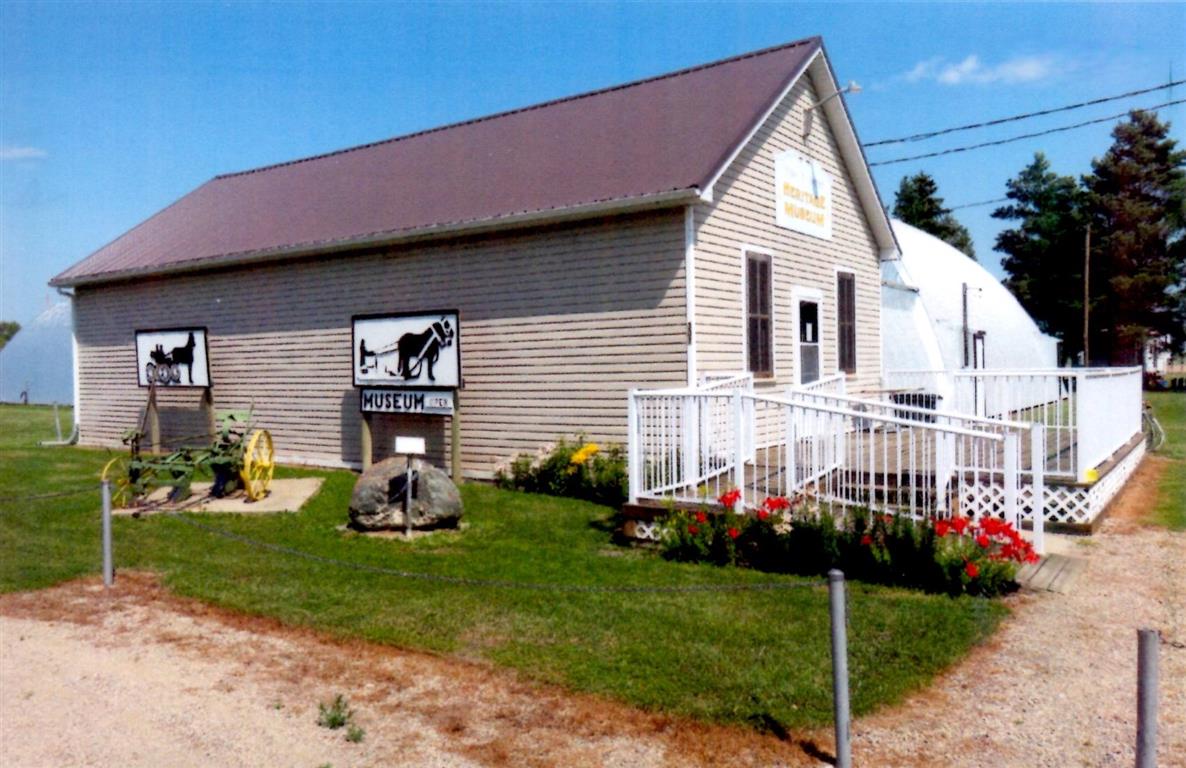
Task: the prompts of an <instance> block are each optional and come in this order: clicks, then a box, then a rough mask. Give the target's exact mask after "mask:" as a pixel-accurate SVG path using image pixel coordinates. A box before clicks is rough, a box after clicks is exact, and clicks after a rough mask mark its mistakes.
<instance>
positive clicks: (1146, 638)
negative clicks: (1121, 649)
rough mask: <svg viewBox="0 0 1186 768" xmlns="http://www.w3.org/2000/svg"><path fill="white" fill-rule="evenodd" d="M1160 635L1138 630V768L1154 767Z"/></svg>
mask: <svg viewBox="0 0 1186 768" xmlns="http://www.w3.org/2000/svg"><path fill="white" fill-rule="evenodd" d="M1160 644H1161V634H1160V633H1159V632H1158V631H1157V630H1156V629H1138V630H1137V768H1157V652H1158V650H1159V646H1160Z"/></svg>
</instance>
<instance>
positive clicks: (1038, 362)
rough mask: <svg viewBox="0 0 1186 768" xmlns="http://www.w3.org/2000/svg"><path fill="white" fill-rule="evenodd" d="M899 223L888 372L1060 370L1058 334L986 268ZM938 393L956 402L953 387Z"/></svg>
mask: <svg viewBox="0 0 1186 768" xmlns="http://www.w3.org/2000/svg"><path fill="white" fill-rule="evenodd" d="M892 226H893V229H894V234H895V235H896V237H897V240H898V243H900V245H901V250H902V254H901V258H899V259H894V260H887V261H884V262H882V265H881V271H882V278H883V281H882V291H881V331H882V339H883V344H882V361H883V366H884V368H885V370H886V371H890V372H927V371H959V370H963V369H986V370H1002V371H1003V370H1051V369H1054V368H1057V367H1058V339H1056V338H1054V337H1053V336H1048V335H1046V334H1045V333H1043V332H1042V331H1041V330H1040V329H1039V328H1038V326H1037V324H1036V323H1035V322H1034V321H1033V319H1032V318H1031V317H1030V316H1029V314H1027V313H1026V311H1025V309H1023V308H1022V306H1021V304H1020V303H1018V301H1017V299H1016V298H1015V297H1014V296H1013V294H1012V293H1010V292H1009V290H1008V289H1007V288H1005V286H1004V285H1002V284H1001V282H1000V281H999V280H997V279H996V278H995V277H993V275H992V274H991V273H990V272H989V271H988V270H987V269H985V268H984V267H983V266H981V265H980V264H979V263H977V262H976V261H974V260H973V259H969V258H968V257H967V256H966V255H964V254H963V253H962V252H960V251H959V250H957V249H956V248H954V247H952V246H951V245H949V244H947V243H946V242H944V241H943V240H940V239H939V238H937V237H935V236H934V235H932V234H929V233H927V232H923V231H922V230H921V229H918V228H916V227H912V226H910V225H909V224H906V223H905V222H902V221H898V220H897V219H894V220H893V221H892ZM939 389H943V387H942V385H939ZM939 394H940V396H942V397H944V398H946V399H947V400H948V401H950V398H951V393H950V392H940V393H939Z"/></svg>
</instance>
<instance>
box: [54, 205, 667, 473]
mask: <svg viewBox="0 0 1186 768" xmlns="http://www.w3.org/2000/svg"><path fill="white" fill-rule="evenodd" d="M683 259H684V227H683V213H682V211H678V210H677V211H666V212H654V213H649V214H639V215H634V216H629V217H619V218H613V219H602V220H598V221H594V222H586V223H581V224H569V225H564V226H556V227H551V228H546V229H537V230H531V231H522V232H519V233H514V234H507V235H502V236H493V235H492V236H486V237H475V238H470V239H465V240H457V241H450V242H447V243H435V244H424V245H420V246H415V247H404V248H400V249H397V250H393V251H387V252H384V253H375V254H367V255H357V256H335V257H332V258H329V257H327V258H323V259H314V260H306V261H300V262H295V263H290V264H281V265H271V266H266V267H260V268H255V269H236V270H227V271H220V272H211V273H202V274H193V275H185V276H177V277H170V278H161V279H154V280H144V281H141V282H137V283H128V284H119V285H111V286H105V287H96V288H84V289H79V290H78V291H77V298H76V311H77V318H78V336H79V338H78V340H79V357H80V364H79V374H80V377H81V398H82V408H81V410H82V414H83V420H82V442H83V443H84V444H87V445H117V444H118V443H119V437H120V434H121V433H122V432H123V431H124V430H125V429H127V428H129V427H131V426H133V425H135V424H136V422H137V420H138V419H139V418H140V414H141V412H142V409H143V406H144V400H145V397H146V393H147V390H144V389H140V388H139V387H137V386H136V375H135V352H134V349H133V333H134V331H135V330H136V329H137V328H153V327H166V326H186V325H204V326H206V327H207V328H208V329H209V334H208V336H209V349H210V361H211V377H212V380H213V382H214V399H215V408H216V409H217V410H225V409H239V408H247V407H254V410H255V420H256V423H257V424H258V425H260V426H262V427H267V428H268V429H270V430H272V433H273V436H274V437H275V440H276V445H277V451H278V453H279V455H280V457H281V458H282V459H287V460H295V461H303V462H307V463H314V464H322V465H341V464H347V465H356V464H357V463H358V462H359V461H360V453H359V445H360V443H359V441H360V436H359V433H360V416H359V410H358V393H357V390H355V389H354V387H353V385H352V377H351V338H350V318H351V316H352V315H355V314H366V313H381V312H410V311H417V310H433V309H444V308H454V307H455V308H457V309H458V310H459V311H460V313H461V335H462V347H461V352H462V376H463V378H464V384H465V387H464V389H463V390H462V392H461V393H460V394H459V397H458V400H459V402H460V404H461V407H462V418H461V425H462V430H461V435H462V447H463V451H462V464H463V468H464V470H465V471H466V472H467V474H471V475H478V476H481V475H483V474H488V473H489V472H490V471H491V469H492V467H493V466H494V464H495V463H496V462H499V461H501V460H503V459H505V458H508V457H510V456H512V455H514V454H516V453H518V452H531V453H534V452H535V450H536V449H537V448H538V447H539V446H540V445H542V444H545V443H549V442H552V441H554V440H555V439H556V438H558V437H560V436H562V435H570V436H571V435H575V434H577V433H579V432H584V433H586V434H587V435H588V436H589V437H590V439H593V440H597V441H600V442H617V443H624V442H625V439H626V393H627V391H628V390H629V389H630V388H631V387H653V386H672V385H679V384H682V383H683V382H685V381H686V377H687V358H686V351H685V350H686V348H685V329H684V324H685V322H686V309H685V297H684V277H683V267H684V264H683ZM200 400H201V393H200V391H198V390H166V391H162V392H161V393H160V396H159V403H160V406H161V413H162V419H161V421H162V431H163V433H164V436H165V437H166V439H168V438H176V437H180V436H184V435H187V434H197V433H200V432H202V428H203V425H204V423H205V421H204V416H203V415H202V413H201V411H200ZM449 431H450V430H449V422H448V419H447V418H443V417H438V418H429V417H408V416H394V415H376V416H375V418H374V433H373V434H374V444H375V456H376V458H379V457H381V456H384V455H387V454H388V453H390V448H391V444H392V437H393V436H394V435H395V434H397V433H399V434H419V435H423V436H425V437H426V438H427V440H428V446H429V450H430V452H431V454H432V457H433V459H434V460H435V461H436V462H438V463H441V464H445V463H447V459H448V456H449V452H450V446H449Z"/></svg>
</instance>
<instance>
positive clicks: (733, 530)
mask: <svg viewBox="0 0 1186 768" xmlns="http://www.w3.org/2000/svg"><path fill="white" fill-rule="evenodd" d="M725 533H727V534H729V538H730V539H736V538H737V537H738V536H740V535H741V531H739V530H737V529H736V528H730V529H729V530H727V531H725Z"/></svg>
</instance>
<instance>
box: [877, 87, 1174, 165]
mask: <svg viewBox="0 0 1186 768" xmlns="http://www.w3.org/2000/svg"><path fill="white" fill-rule="evenodd" d="M1182 103H1186V99H1175V100H1174V101H1167V102H1165V103H1163V104H1155V105H1153V106H1152V107H1142V108H1141V109H1142V110H1143V111H1151V110H1155V109H1164V108H1165V107H1172V106H1174V105H1176V104H1182ZM1127 114H1128V112H1121V113H1119V114H1116V115H1108V116H1107V117H1099V118H1096V119H1095V120H1085V121H1083V122H1081V123H1075V124H1074V125H1064V126H1062V127H1059V128H1049V129H1047V130H1045V131H1036V132H1034V133H1023V134H1021V135H1019V136H1010V137H1009V138H1007V139H998V140H996V141H985V142H983V143H981V144H970V145H968V146H966V147H953V148H951V149H944V150H940V151H938V152H928V153H926V154H925V155H911V156H910V157H897V158H894V159H893V160H881V161H879V162H876V163H869V166H870V167H873V166H877V165H893V164H895V163H905V162H908V161H910V160H924V159H926V158H928V157H940V156H942V155H953V154H955V153H957V152H968V151H970V150H973V149H983V148H984V147H996V146H1000V145H1001V144H1010V143H1012V142H1015V141H1023V140H1025V139H1033V138H1037V137H1038V136H1047V135H1049V134H1052V133H1062V132H1064V131H1072V130H1074V129H1076V128H1083V127H1085V126H1088V125H1095V124H1096V123H1106V122H1108V121H1109V120H1118V119H1119V118H1122V117H1124V116H1126V115H1127Z"/></svg>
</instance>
